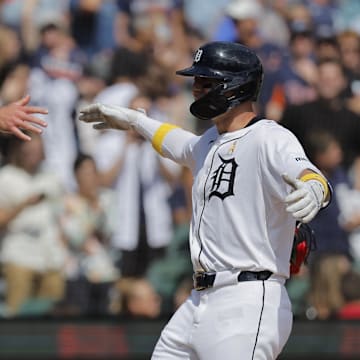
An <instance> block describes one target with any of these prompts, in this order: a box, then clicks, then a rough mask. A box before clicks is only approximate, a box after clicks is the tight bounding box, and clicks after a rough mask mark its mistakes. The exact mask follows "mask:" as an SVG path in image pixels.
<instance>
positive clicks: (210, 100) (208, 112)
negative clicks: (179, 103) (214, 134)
mask: <svg viewBox="0 0 360 360" xmlns="http://www.w3.org/2000/svg"><path fill="white" fill-rule="evenodd" d="M222 90H223V84H221V85H219V86H218V87H217V88H215V89H214V90H212V91H209V92H208V93H207V94H206V95H204V96H202V97H201V98H200V99H198V100H196V101H194V102H193V103H192V104H191V106H190V112H191V114H193V115H194V116H195V117H197V118H198V119H201V120H209V119H212V118H214V117H216V116H219V115H221V114H223V113H224V112H226V111H227V110H228V108H229V106H230V102H229V100H228V99H227V97H226V96H225V95H223V94H221V91H222Z"/></svg>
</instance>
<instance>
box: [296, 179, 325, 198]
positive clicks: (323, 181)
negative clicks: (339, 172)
mask: <svg viewBox="0 0 360 360" xmlns="http://www.w3.org/2000/svg"><path fill="white" fill-rule="evenodd" d="M300 180H301V181H305V182H306V181H309V180H317V181H319V182H320V183H321V184H322V185H323V187H324V200H325V199H326V198H327V196H328V194H329V186H328V183H327V181H326V180H325V179H324V177H323V176H321V175H319V174H316V173H308V174H305V175H303V176H302V177H301V178H300Z"/></svg>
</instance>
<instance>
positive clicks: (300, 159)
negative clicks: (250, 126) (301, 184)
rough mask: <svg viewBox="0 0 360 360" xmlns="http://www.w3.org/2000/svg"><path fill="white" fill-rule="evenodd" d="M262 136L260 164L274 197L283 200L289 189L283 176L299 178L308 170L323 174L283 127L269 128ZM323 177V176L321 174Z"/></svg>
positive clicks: (276, 125) (295, 139) (292, 135)
mask: <svg viewBox="0 0 360 360" xmlns="http://www.w3.org/2000/svg"><path fill="white" fill-rule="evenodd" d="M261 136H262V142H261V144H262V147H261V151H260V154H259V156H260V163H261V164H262V173H263V176H264V179H263V180H264V181H265V182H266V183H267V184H268V187H269V188H270V191H272V192H273V195H274V196H276V197H278V198H280V199H283V198H284V196H286V195H287V194H288V191H289V189H288V187H289V185H287V184H286V183H285V181H284V180H283V179H282V175H283V174H287V175H289V176H290V177H291V178H299V176H300V174H301V173H302V172H303V171H304V170H306V169H308V170H311V171H314V172H316V173H318V174H321V171H320V170H319V169H318V168H317V167H316V166H315V165H314V164H313V163H312V162H311V161H310V160H309V159H308V157H307V155H306V154H305V151H304V149H303V147H302V145H301V144H300V142H299V141H298V139H297V138H296V136H295V135H294V134H293V133H291V132H290V131H289V130H287V129H285V128H284V127H282V126H281V125H278V124H274V125H273V126H269V128H268V129H266V131H265V132H263V134H262V135H261ZM321 175H322V174H321Z"/></svg>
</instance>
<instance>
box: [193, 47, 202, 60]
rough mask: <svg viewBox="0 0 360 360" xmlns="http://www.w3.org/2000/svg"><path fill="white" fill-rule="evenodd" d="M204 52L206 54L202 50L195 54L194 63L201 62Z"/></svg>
mask: <svg viewBox="0 0 360 360" xmlns="http://www.w3.org/2000/svg"><path fill="white" fill-rule="evenodd" d="M203 52H204V51H203V50H202V49H198V50H197V51H196V54H195V56H194V62H195V63H197V62H199V61H200V59H201V55H202V53H203Z"/></svg>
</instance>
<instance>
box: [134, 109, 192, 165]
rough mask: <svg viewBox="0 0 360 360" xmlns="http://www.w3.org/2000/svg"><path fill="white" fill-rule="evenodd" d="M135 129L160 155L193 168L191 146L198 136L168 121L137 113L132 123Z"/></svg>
mask: <svg viewBox="0 0 360 360" xmlns="http://www.w3.org/2000/svg"><path fill="white" fill-rule="evenodd" d="M133 126H134V128H135V130H136V131H137V132H138V133H140V134H141V135H142V136H144V137H145V139H147V140H149V141H150V142H151V143H152V146H153V148H154V149H155V150H156V151H157V152H158V153H159V154H160V155H162V156H164V157H166V158H168V159H171V160H173V161H175V162H177V163H178V164H180V165H183V166H186V167H189V168H190V169H193V168H194V160H193V147H194V144H196V143H197V141H198V139H199V136H197V135H195V134H193V133H192V132H190V131H186V130H183V129H181V128H180V127H178V126H175V125H173V124H170V123H162V122H160V121H158V120H155V119H152V118H150V117H148V116H146V115H145V114H139V115H138V117H137V121H136V122H135V123H134V124H133Z"/></svg>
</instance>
